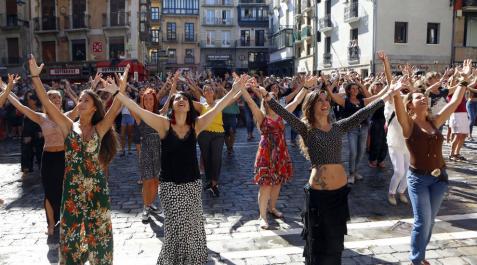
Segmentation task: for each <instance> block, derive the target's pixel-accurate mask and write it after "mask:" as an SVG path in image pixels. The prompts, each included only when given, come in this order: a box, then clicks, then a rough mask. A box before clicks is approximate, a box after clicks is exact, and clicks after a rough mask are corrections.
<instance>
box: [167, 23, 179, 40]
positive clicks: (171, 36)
mask: <svg viewBox="0 0 477 265" xmlns="http://www.w3.org/2000/svg"><path fill="white" fill-rule="evenodd" d="M167 39H168V40H176V39H177V36H176V23H174V22H167Z"/></svg>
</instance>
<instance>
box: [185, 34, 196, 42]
mask: <svg viewBox="0 0 477 265" xmlns="http://www.w3.org/2000/svg"><path fill="white" fill-rule="evenodd" d="M197 42H198V41H197V34H186V33H184V41H183V43H197Z"/></svg>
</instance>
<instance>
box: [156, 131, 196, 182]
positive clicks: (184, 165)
mask: <svg viewBox="0 0 477 265" xmlns="http://www.w3.org/2000/svg"><path fill="white" fill-rule="evenodd" d="M196 145H197V138H196V136H195V132H194V128H192V127H191V128H190V130H189V132H188V133H187V135H186V136H185V137H184V139H181V138H179V137H178V136H177V134H176V132H175V131H174V130H173V129H172V126H170V127H169V131H168V132H167V135H166V137H165V138H164V139H162V140H161V174H160V176H159V179H160V180H161V181H166V182H174V183H176V184H180V183H187V182H194V181H196V180H198V179H200V172H199V163H198V162H197V149H196Z"/></svg>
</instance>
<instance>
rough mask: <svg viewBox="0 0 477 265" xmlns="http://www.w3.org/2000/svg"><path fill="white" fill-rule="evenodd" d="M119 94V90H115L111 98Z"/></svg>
mask: <svg viewBox="0 0 477 265" xmlns="http://www.w3.org/2000/svg"><path fill="white" fill-rule="evenodd" d="M118 93H119V90H116V92H114V94H113V98H114V97H115V96H116V95H117V94H118Z"/></svg>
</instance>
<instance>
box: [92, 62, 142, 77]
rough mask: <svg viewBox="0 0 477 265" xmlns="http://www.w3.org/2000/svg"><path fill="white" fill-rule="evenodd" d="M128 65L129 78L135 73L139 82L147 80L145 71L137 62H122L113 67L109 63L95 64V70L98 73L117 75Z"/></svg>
mask: <svg viewBox="0 0 477 265" xmlns="http://www.w3.org/2000/svg"><path fill="white" fill-rule="evenodd" d="M128 64H129V65H130V68H129V74H130V75H131V76H132V75H133V74H134V72H137V73H138V80H139V81H144V80H146V79H147V76H148V73H147V70H146V68H145V67H144V65H143V64H142V63H140V62H139V61H138V60H122V61H120V62H119V63H118V64H117V65H115V66H112V65H111V62H110V61H103V62H97V63H96V68H97V69H98V71H99V72H103V73H117V72H122V71H124V67H126V65H128Z"/></svg>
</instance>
